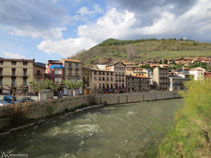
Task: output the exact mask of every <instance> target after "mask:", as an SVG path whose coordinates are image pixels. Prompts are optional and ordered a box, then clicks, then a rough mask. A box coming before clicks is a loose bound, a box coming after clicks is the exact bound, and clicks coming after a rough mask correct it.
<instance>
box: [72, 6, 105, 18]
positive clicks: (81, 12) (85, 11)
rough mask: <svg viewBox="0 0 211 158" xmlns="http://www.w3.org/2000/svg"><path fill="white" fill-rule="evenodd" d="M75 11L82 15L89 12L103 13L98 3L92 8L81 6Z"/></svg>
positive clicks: (89, 13)
mask: <svg viewBox="0 0 211 158" xmlns="http://www.w3.org/2000/svg"><path fill="white" fill-rule="evenodd" d="M76 13H78V14H80V15H82V16H84V15H91V14H102V13H104V10H103V9H102V8H100V6H99V5H94V7H93V10H89V9H88V8H87V7H82V8H80V9H79V10H78V11H77V12H76Z"/></svg>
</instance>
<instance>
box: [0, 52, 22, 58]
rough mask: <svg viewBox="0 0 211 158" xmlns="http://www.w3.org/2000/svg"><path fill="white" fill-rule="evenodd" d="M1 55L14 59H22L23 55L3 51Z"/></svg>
mask: <svg viewBox="0 0 211 158" xmlns="http://www.w3.org/2000/svg"><path fill="white" fill-rule="evenodd" d="M3 55H4V56H5V58H15V59H24V58H25V56H23V55H21V54H18V53H11V52H4V53H3Z"/></svg>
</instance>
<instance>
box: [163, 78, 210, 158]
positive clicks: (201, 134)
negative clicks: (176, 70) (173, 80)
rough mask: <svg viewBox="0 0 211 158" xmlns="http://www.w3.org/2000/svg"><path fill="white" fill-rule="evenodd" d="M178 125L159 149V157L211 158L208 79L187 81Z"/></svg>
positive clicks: (177, 116) (177, 117)
mask: <svg viewBox="0 0 211 158" xmlns="http://www.w3.org/2000/svg"><path fill="white" fill-rule="evenodd" d="M186 84H187V85H186V86H187V89H188V91H187V92H184V93H183V97H184V108H183V109H182V110H180V111H178V112H177V114H176V116H175V118H176V120H177V124H176V126H175V128H173V129H171V130H170V131H169V133H168V135H167V137H166V138H165V139H164V140H163V141H162V143H161V144H160V147H159V156H160V158H182V157H183V158H186V157H187V158H210V157H211V80H210V79H207V80H205V81H190V82H188V83H186Z"/></svg>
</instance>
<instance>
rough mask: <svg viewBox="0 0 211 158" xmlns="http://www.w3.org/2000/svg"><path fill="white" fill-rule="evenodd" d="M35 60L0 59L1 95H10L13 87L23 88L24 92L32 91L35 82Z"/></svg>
mask: <svg viewBox="0 0 211 158" xmlns="http://www.w3.org/2000/svg"><path fill="white" fill-rule="evenodd" d="M33 64H34V60H30V59H29V60H27V59H5V58H1V59H0V86H1V90H0V93H8V90H7V89H9V88H11V87H15V88H17V87H22V92H23V93H27V92H30V91H31V88H30V84H31V83H32V81H33Z"/></svg>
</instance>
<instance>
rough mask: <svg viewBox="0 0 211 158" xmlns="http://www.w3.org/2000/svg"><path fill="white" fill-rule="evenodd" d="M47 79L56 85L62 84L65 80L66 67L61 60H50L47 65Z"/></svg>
mask: <svg viewBox="0 0 211 158" xmlns="http://www.w3.org/2000/svg"><path fill="white" fill-rule="evenodd" d="M46 74H47V75H46V77H47V78H48V79H50V80H52V81H53V82H54V83H57V84H61V83H62V80H64V66H63V62H62V61H60V60H48V64H47V65H46Z"/></svg>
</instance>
